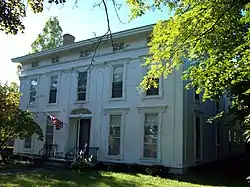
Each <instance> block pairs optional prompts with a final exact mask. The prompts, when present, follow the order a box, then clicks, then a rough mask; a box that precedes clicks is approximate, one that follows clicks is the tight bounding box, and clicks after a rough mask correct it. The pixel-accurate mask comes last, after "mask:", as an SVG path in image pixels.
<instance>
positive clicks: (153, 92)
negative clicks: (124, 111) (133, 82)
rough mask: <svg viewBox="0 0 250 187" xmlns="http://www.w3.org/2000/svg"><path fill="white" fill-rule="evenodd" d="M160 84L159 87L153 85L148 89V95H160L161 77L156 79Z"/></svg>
mask: <svg viewBox="0 0 250 187" xmlns="http://www.w3.org/2000/svg"><path fill="white" fill-rule="evenodd" d="M155 80H156V82H157V84H158V86H157V88H155V87H153V86H151V87H150V88H149V89H148V90H147V91H146V95H159V79H155Z"/></svg>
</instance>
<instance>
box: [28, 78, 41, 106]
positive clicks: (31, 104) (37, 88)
mask: <svg viewBox="0 0 250 187" xmlns="http://www.w3.org/2000/svg"><path fill="white" fill-rule="evenodd" d="M32 79H37V87H36V100H35V103H30V92H31V80H32ZM39 85H40V77H39V76H35V77H30V78H29V99H28V102H29V103H28V106H36V105H37V99H38V91H39Z"/></svg>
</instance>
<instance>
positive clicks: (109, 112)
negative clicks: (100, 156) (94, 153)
mask: <svg viewBox="0 0 250 187" xmlns="http://www.w3.org/2000/svg"><path fill="white" fill-rule="evenodd" d="M128 110H129V108H120V109H111V108H110V109H104V112H105V113H104V115H106V116H107V117H108V119H107V135H106V137H107V138H106V158H107V159H115V160H122V159H123V154H124V152H123V149H124V147H123V143H124V126H125V123H126V120H125V118H126V114H127V113H128ZM111 115H121V127H120V154H119V155H109V154H108V148H109V126H110V116H111Z"/></svg>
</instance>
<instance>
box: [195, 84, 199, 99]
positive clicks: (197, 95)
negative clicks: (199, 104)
mask: <svg viewBox="0 0 250 187" xmlns="http://www.w3.org/2000/svg"><path fill="white" fill-rule="evenodd" d="M196 90H197V88H196V87H195V88H194V98H195V101H200V94H197V93H196Z"/></svg>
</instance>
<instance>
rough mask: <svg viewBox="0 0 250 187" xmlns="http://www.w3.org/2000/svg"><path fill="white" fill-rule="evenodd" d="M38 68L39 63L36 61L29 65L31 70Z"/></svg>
mask: <svg viewBox="0 0 250 187" xmlns="http://www.w3.org/2000/svg"><path fill="white" fill-rule="evenodd" d="M38 66H39V62H38V61H35V62H32V63H31V67H32V68H36V67H38Z"/></svg>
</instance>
